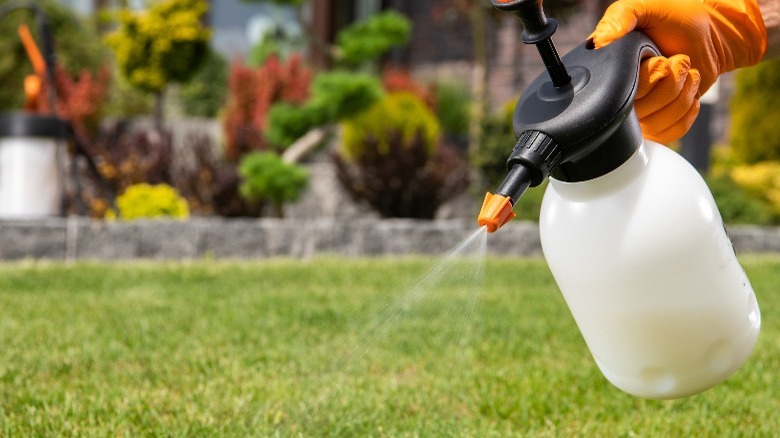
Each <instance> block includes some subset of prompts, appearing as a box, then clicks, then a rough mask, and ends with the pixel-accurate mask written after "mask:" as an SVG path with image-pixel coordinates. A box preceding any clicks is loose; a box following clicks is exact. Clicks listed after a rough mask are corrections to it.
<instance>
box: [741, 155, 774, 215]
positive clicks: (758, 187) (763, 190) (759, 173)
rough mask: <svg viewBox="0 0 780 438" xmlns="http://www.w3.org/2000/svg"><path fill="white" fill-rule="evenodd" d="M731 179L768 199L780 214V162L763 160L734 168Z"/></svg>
mask: <svg viewBox="0 0 780 438" xmlns="http://www.w3.org/2000/svg"><path fill="white" fill-rule="evenodd" d="M730 176H731V179H732V180H734V182H736V183H737V184H738V185H739V186H740V187H742V188H743V189H745V191H747V192H748V193H749V194H751V195H753V196H756V197H758V198H761V199H764V200H766V201H767V202H768V203H769V205H770V206H771V207H772V212H773V213H774V215H775V216H780V162H778V161H763V162H760V163H757V164H749V165H742V166H737V167H735V168H733V169H732V170H731V172H730Z"/></svg>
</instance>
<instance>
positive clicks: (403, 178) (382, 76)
mask: <svg viewBox="0 0 780 438" xmlns="http://www.w3.org/2000/svg"><path fill="white" fill-rule="evenodd" d="M246 1H247V3H251V2H253V1H251V0H246ZM254 2H256V3H269V2H264V1H262V0H256V1H254ZM8 3H9V0H0V5H3V4H8ZM36 3H37V4H39V5H40V6H41V7H42V8H43V9H44V10H45V12H46V13H47V15H48V17H49V20H50V22H51V24H52V26H53V32H54V35H55V40H56V49H57V59H58V62H59V68H58V70H57V72H56V78H57V79H56V80H57V86H58V90H59V96H58V97H59V99H58V102H57V109H58V111H59V113H60V114H61V115H62V116H63V117H66V118H67V119H68V120H69V121H70V122H71V125H72V126H73V130H74V136H75V140H76V142H75V143H74V145H73V146H72V147H71V152H72V156H73V159H72V168H71V171H72V172H73V173H74V174H75V175H76V176H77V177H76V178H75V183H74V184H75V185H74V186H73V187H71V190H70V193H69V205H70V207H69V208H70V211H78V212H81V214H89V215H92V216H95V217H102V216H103V215H105V214H106V213H107V212H109V211H114V210H112V206H115V205H116V198H117V196H122V194H123V193H125V192H126V191H127V189H128V188H129V187H131V186H135V185H138V184H152V185H154V184H166V185H168V186H170V187H171V188H173V189H174V190H176V192H177V193H178V194H179V195H180V196H181V197H182V198H183V199H186V202H187V203H188V206H189V212H191V214H202V215H210V214H215V215H223V216H230V217H233V216H258V215H281V214H282V213H283V206H284V204H285V203H289V202H292V201H294V200H295V199H299V197H300V196H301V193H302V191H303V190H304V187H306V184H305V182H303V181H305V180H306V179H307V178H305V177H302V175H305V173H306V172H304V171H303V164H304V163H302V161H303V162H305V161H306V160H308V159H309V158H308V156H309V155H310V154H312V153H322V152H323V151H324V150H325V149H326V145H335V147H336V149H335V150H333V151H330V152H329V153H326V154H324V155H323V156H326V157H329V158H330V160H331V161H330V162H331V163H333V165H334V166H335V172H336V174H337V176H338V179H339V181H340V183H341V184H342V187H343V189H344V190H345V191H346V192H347V193H348V194H349V195H350V196H352V197H353V199H355V200H356V201H358V202H361V203H365V204H366V205H369V206H370V207H371V208H373V209H375V210H376V211H377V212H379V213H380V214H381V215H382V216H386V217H421V218H422V217H425V218H429V217H434V216H435V211H436V208H438V206H440V205H441V204H443V203H445V202H446V201H448V200H450V199H452V198H454V197H455V196H457V195H458V194H460V193H464V192H466V193H468V194H469V196H471V197H474V198H481V195H482V193H484V191H485V190H492V189H494V188H495V187H496V185H497V184H498V183H499V182H500V181H501V180H502V179H503V177H504V176H505V175H506V167H505V160H506V157H507V156H508V154H509V152H510V151H511V149H512V147H513V146H514V143H515V138H514V135H513V132H512V112H513V109H514V104H515V101H516V97H513V98H510V99H507V101H506V102H504V103H503V104H502V105H500V106H499V107H497V108H490V107H488V106H487V104H486V100H485V91H486V90H485V89H484V87H483V89H480V86H479V84H478V82H474V81H472V78H460V79H464V80H458V78H454V79H453V78H446V79H427V80H420V79H419V78H417V77H415V76H414V74H413V73H412V72H411V71H410V70H409V69H408V68H403V67H398V64H397V63H394V62H390V61H391V60H397V59H398V56H397V53H398V52H393V50H394V49H396V48H398V47H403V46H404V45H406V44H408V42H409V41H410V38H411V36H412V33H413V31H414V29H413V26H412V21H410V20H409V18H408V17H405V16H404V15H401V14H400V13H398V12H397V11H394V10H386V11H384V12H381V13H374V14H369V15H368V16H366V17H363V19H358V20H355V21H349V20H346V21H344V20H342V21H340V22H339V26H340V27H338V28H337V29H334V32H333V35H332V37H331V38H330V40H329V41H325V40H323V39H321V36H320V35H317V34H316V33H315V32H312V29H311V26H310V23H309V21H307V20H309V19H310V18H311V17H308V18H307V16H306V13H305V11H306V10H307V9H306V8H307V7H310V6H311V4H312V3H311V2H310V1H307V0H273V1H271V2H270V3H273V4H274V5H276V6H275V7H276V8H288V9H284V11H285V14H287V15H286V16H287V17H288V18H289V17H293V19H292V21H289V20H287V21H278V22H275V24H274V26H272V27H271V28H269V29H267V30H266V32H265V33H264V34H263V35H262V36H261V38H260V39H259V40H258V41H257V43H256V44H255V45H254V47H252V48H251V49H250V50H249V51H248V52H247V53H246V56H245V57H236V58H232V59H226V58H224V57H223V56H222V55H220V54H218V53H217V52H216V51H215V50H214V49H213V48H211V47H210V46H211V41H210V38H211V30H210V29H209V28H208V27H205V26H204V25H203V23H204V22H205V21H204V19H203V17H204V16H205V14H206V11H207V9H208V4H209V2H206V1H205V0H159V1H154V2H151V3H149V8H148V9H147V10H142V11H138V10H134V11H130V10H125V11H122V12H119V10H111V9H109V10H103V11H101V12H100V13H99V14H97V15H95V17H94V18H91V19H85V18H83V17H78V16H76V15H75V14H74V13H73V12H71V10H70V9H68V8H67V7H64V6H62V5H61V4H60V3H59V2H57V1H55V0H38V1H37V2H36ZM211 4H212V5H215V3H214V2H211ZM583 5H584V1H582V0H550V1H548V2H545V10H546V12H547V14H548V15H549V16H554V17H555V18H557V19H559V20H560V21H562V22H563V21H565V20H566V19H567V17H571V16H573V15H574V14H576V13H577V12H578V11H581V10H582V7H583ZM290 8H291V9H290ZM429 9H430V17H429V18H430V20H432V21H431V23H434V24H435V23H443V22H449V23H460V24H466V25H468V26H470V27H471V28H472V29H471V30H472V37H473V38H472V40H473V44H472V48H473V52H472V54H471V56H472V61H473V62H474V63H475V64H479V63H480V62H482V61H484V59H486V58H484V57H487V56H488V55H489V53H488V51H486V50H485V51H484V53H481V52H480V51H481V50H483V49H485V46H484V45H485V44H486V42H485V41H482V42H480V38H478V37H479V35H480V32H478V30H479V29H483V31H484V30H485V28H484V27H485V26H487V27H490V26H493V24H496V23H498V21H497V20H499V19H500V17H501V16H502V15H501V14H500V13H497V12H496V11H494V10H493V9H492V8H491V7H489V4H488V3H485V2H478V1H475V0H455V1H443V0H436V1H434V2H432V3H430V5H429ZM277 10H278V11H282V9H277ZM22 22H24V23H27V24H28V25H30V26H31V28H32V29H35V20H34V17H33V15H32V14H31V13H29V12H24V11H20V12H14V13H12V14H10V15H8V16H7V17H5V18H3V19H2V20H0V31H2V32H3V34H4V35H6V36H7V37H6V38H3V39H2V40H0V50H2V53H4V56H2V57H0V109H2V110H4V111H10V110H16V109H19V108H21V105H22V102H23V101H24V95H23V93H22V92H21V90H22V89H23V87H22V83H23V80H24V76H25V75H28V74H31V73H32V68H31V66H30V62H29V61H28V60H27V55H26V53H25V51H24V49H23V46H22V43H21V41H20V39H19V38H18V37H17V36H16V35H17V30H16V29H17V27H18V25H19V24H20V23H22ZM460 24H459V25H460ZM480 26H482V27H480ZM482 33H485V32H482ZM106 35H108V37H107V38H106V37H104V36H106ZM392 53H395V55H392V56H389V55H388V54H392ZM317 59H318V60H317ZM779 63H780V61H774V62H765V63H762V64H759V65H758V66H755V67H752V68H748V69H742V70H740V71H738V72H737V73H736V74H735V75H734V90H733V91H734V92H733V97H732V100H731V102H730V112H731V119H730V120H731V126H730V135H729V139H728V144H724V145H718V147H716V148H715V149H714V151H713V154H712V166H711V168H710V170H709V171H708V172H707V174H706V175H704V176H705V178H706V180H707V182H708V184H709V185H710V188H711V189H712V192H713V195H714V197H715V199H716V202H717V203H718V205H719V207H720V209H721V213H722V215H723V217H724V220H725V221H726V222H727V223H752V224H763V225H771V224H778V223H780V164H778V163H780V131H778V130H777V129H776V126H775V124H776V120H777V119H778V117H780V96H778V93H780V91H778V90H780V69H779V68H778V67H780V64H779ZM475 77H477V76H475ZM483 79H484V78H483ZM470 81H471V82H470ZM466 84H467V85H466ZM483 86H485V84H483ZM518 91H519V90H518ZM166 94H167V96H168V101H167V102H163V99H162V98H163V96H164V95H166ZM163 103H164V105H163ZM164 111H165V112H168V113H169V114H173V115H176V116H177V117H199V118H210V119H216V120H218V121H219V123H220V125H221V130H222V135H221V138H223V139H224V140H223V142H222V143H221V144H217V143H215V141H214V139H213V138H212V137H210V136H208V135H205V134H203V133H190V134H188V138H185V139H181V140H180V141H179V142H178V143H183V144H185V145H186V146H185V148H186V149H185V155H186V156H185V159H183V160H182V159H179V158H177V151H176V150H175V149H176V148H175V147H174V144H175V143H177V142H176V141H175V139H174V138H173V137H172V135H173V134H172V132H171V131H170V130H169V128H168V126H169V125H166V124H163V123H162V114H163V112H164ZM150 117H151V118H152V119H157V120H156V122H155V123H152V124H150V123H147V122H144V120H146V119H149V118H150ZM242 187H243V188H242ZM269 187H276V188H274V189H269ZM273 192H279V194H278V196H277V195H276V194H274V193H273ZM543 192H544V187H541V188H538V189H534V190H529V191H527V192H526V194H525V195H524V196H523V197H522V198H521V200H520V201H519V202H518V204H517V205H516V206H515V210H516V211H517V213H518V216H519V217H520V218H521V219H527V220H537V219H538V213H539V205H540V203H541V198H542V195H543Z"/></svg>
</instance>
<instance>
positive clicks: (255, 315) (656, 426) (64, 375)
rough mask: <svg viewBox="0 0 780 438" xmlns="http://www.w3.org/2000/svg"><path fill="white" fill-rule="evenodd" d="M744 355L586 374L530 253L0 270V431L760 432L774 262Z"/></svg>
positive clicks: (774, 314) (774, 298) (757, 264)
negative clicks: (698, 387)
mask: <svg viewBox="0 0 780 438" xmlns="http://www.w3.org/2000/svg"><path fill="white" fill-rule="evenodd" d="M743 265H744V266H745V267H746V270H747V271H748V275H749V276H750V278H751V280H752V283H753V285H754V288H755V290H756V293H757V296H758V298H759V302H760V305H761V309H762V315H763V327H762V333H761V336H760V339H759V343H758V345H757V347H756V349H755V351H754V353H753V355H752V356H751V358H750V359H749V361H748V362H747V363H746V364H745V365H744V366H743V367H742V368H741V369H740V370H739V371H738V373H737V374H735V375H734V376H733V377H731V378H730V379H729V380H727V381H726V382H725V383H722V384H721V385H719V386H717V387H715V388H713V389H711V390H709V391H706V392H704V393H703V394H700V395H696V396H693V397H689V398H686V399H682V400H675V401H654V400H642V399H638V398H635V397H632V396H629V395H627V394H624V393H622V392H620V391H619V390H617V389H616V388H614V387H612V386H611V385H610V384H609V383H608V382H607V381H606V380H605V379H604V378H603V377H602V375H601V374H600V372H599V371H598V369H597V368H596V366H595V364H594V363H593V360H592V359H591V357H590V354H589V352H588V350H587V348H586V346H585V344H584V342H583V340H582V338H581V336H580V334H579V331H578V330H577V327H576V325H575V324H574V321H573V319H572V317H571V316H570V314H569V312H568V309H567V308H566V305H565V303H564V301H563V299H562V297H561V296H560V294H559V292H558V290H557V287H556V285H555V283H554V281H553V279H552V277H551V275H550V273H549V271H548V269H547V267H546V264H545V263H544V261H543V260H540V259H488V260H487V262H486V263H483V262H480V261H479V260H465V261H462V262H458V263H454V264H452V265H450V264H447V263H441V260H440V259H436V258H398V259H341V258H317V259H314V260H308V261H298V260H270V261H256V262H214V261H208V260H204V261H197V262H190V263H172V262H166V263H152V262H146V263H130V264H118V263H117V264H83V263H78V264H56V263H32V262H22V263H11V264H4V265H0V435H3V436H46V435H48V436H69V435H85V436H109V435H110V436H116V435H122V436H127V435H130V436H135V435H155V436H158V435H164V436H202V435H218V436H274V435H277V436H416V435H419V436H453V435H454V436H480V437H484V436H572V435H581V436H629V435H640V436H751V437H752V436H776V435H777V433H778V432H780V414H778V412H780V371H778V370H780V312H778V309H780V291H779V290H778V286H780V258H776V257H769V256H761V257H759V256H750V257H744V258H743Z"/></svg>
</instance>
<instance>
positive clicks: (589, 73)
mask: <svg viewBox="0 0 780 438" xmlns="http://www.w3.org/2000/svg"><path fill="white" fill-rule="evenodd" d="M491 1H492V3H493V6H495V7H496V8H498V9H501V10H504V11H510V12H513V13H514V14H515V15H517V16H518V17H520V19H521V20H522V22H523V25H524V26H525V31H524V32H523V33H522V35H521V39H522V41H523V42H524V43H527V44H536V46H537V48H538V49H539V54H540V55H541V57H542V60H543V61H544V64H545V66H546V67H547V74H541V75H539V76H538V77H537V78H536V79H534V81H533V82H531V84H530V85H529V86H528V87H527V88H526V89H525V90H524V91H523V94H522V95H521V96H520V99H519V100H518V102H517V106H516V107H515V112H514V119H513V128H514V132H515V136H516V137H517V144H516V145H515V147H514V149H513V150H512V153H511V154H510V156H509V160H508V161H507V168H508V171H509V173H508V175H507V177H506V178H505V179H504V182H503V183H502V184H501V185H500V186H499V188H498V190H497V191H496V195H490V194H489V196H488V198H491V197H495V198H498V199H503V198H505V199H507V200H508V201H509V202H511V204H512V205H514V204H515V203H516V202H517V200H518V199H519V198H520V196H522V194H523V193H524V192H525V190H526V189H527V188H528V187H529V186H530V187H535V186H537V185H539V184H541V182H542V181H544V179H545V178H547V177H548V176H550V175H552V176H553V177H554V178H556V179H558V180H562V181H568V182H577V181H585V180H589V179H592V178H597V177H599V176H601V175H604V174H606V173H609V172H611V171H612V170H614V169H616V168H617V167H619V166H620V165H621V164H623V163H624V162H625V161H626V160H628V158H630V157H631V155H633V153H634V152H635V151H636V150H637V148H639V145H640V144H641V143H642V131H641V129H640V127H639V121H638V120H637V118H636V114H635V113H634V111H633V107H634V96H635V95H636V86H637V79H638V76H639V63H640V62H641V60H642V59H644V58H647V57H649V56H655V55H658V54H660V52H659V51H658V49H657V48H656V47H655V45H653V43H652V41H650V39H649V38H647V37H646V36H645V35H643V34H641V33H639V32H631V33H629V34H628V35H626V36H625V37H623V38H621V39H619V40H617V41H615V42H613V43H611V44H609V45H607V46H605V47H603V48H601V49H598V50H594V49H593V48H592V47H589V46H588V45H587V44H586V43H584V42H583V44H581V45H580V46H578V47H576V48H574V49H573V50H572V51H570V52H569V53H567V54H566V55H565V56H564V57H563V58H562V59H561V58H559V57H558V53H557V52H556V50H555V45H554V44H553V42H552V39H551V36H552V34H553V33H554V32H555V29H556V27H557V22H555V20H553V19H551V18H547V17H545V15H544V11H543V10H542V2H541V0H515V1H502V0H491ZM567 66H568V67H567ZM497 202H498V201H493V202H492V203H493V204H495V203H497ZM487 204H488V202H487V199H486V205H487ZM485 208H486V207H485V206H483V212H481V213H480V216H479V219H478V221H479V223H480V224H483V222H484V223H486V224H487V223H495V222H496V221H495V220H492V219H490V214H491V213H490V212H485V211H484V209H485ZM504 216H505V217H508V216H509V215H504ZM507 220H508V219H507ZM498 222H501V221H498ZM505 222H506V221H503V222H501V225H503V223H505ZM499 226H500V225H499ZM490 228H491V227H489V229H490ZM495 229H498V227H495ZM491 231H495V230H492V229H491Z"/></svg>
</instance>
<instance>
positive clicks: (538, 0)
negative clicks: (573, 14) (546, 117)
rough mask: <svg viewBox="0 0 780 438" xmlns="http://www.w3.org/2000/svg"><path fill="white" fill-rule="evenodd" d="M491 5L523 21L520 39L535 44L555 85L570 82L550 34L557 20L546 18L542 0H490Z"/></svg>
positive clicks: (552, 32) (556, 26)
mask: <svg viewBox="0 0 780 438" xmlns="http://www.w3.org/2000/svg"><path fill="white" fill-rule="evenodd" d="M491 2H492V3H493V6H494V7H496V8H497V9H500V10H502V11H508V12H512V13H514V14H515V15H516V16H518V17H519V18H520V20H521V21H522V22H523V27H525V30H524V31H523V33H522V34H521V35H520V40H521V41H522V42H523V43H525V44H535V45H536V49H537V50H538V51H539V55H540V56H541V57H542V62H544V66H545V67H546V68H547V73H548V74H549V75H550V79H552V83H553V85H554V86H555V87H562V86H564V85H566V84H568V83H569V82H571V77H570V76H569V73H568V72H567V71H566V66H565V65H563V62H561V57H560V56H558V51H557V50H556V49H555V44H553V41H552V35H553V34H554V33H555V30H556V29H557V28H558V21H557V20H556V19H554V18H547V17H546V16H545V15H544V10H543V9H542V0H513V1H502V0H491Z"/></svg>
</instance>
